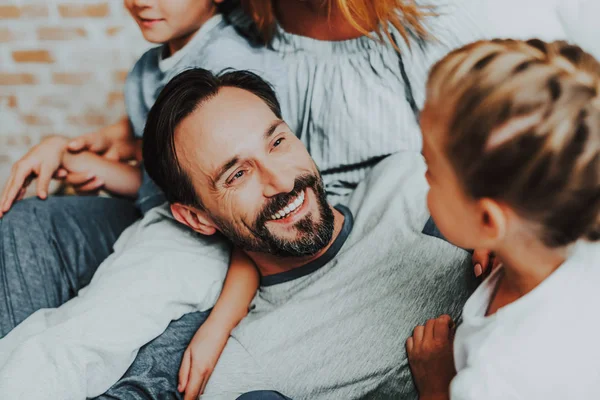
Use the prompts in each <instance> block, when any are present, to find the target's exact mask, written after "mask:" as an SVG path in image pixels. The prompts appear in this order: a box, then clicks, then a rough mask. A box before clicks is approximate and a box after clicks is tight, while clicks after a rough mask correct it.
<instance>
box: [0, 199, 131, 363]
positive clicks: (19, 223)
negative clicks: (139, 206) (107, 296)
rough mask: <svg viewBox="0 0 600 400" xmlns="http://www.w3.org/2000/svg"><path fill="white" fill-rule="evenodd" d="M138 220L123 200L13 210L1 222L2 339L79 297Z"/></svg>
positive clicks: (26, 204) (29, 202)
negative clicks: (45, 311) (31, 317)
mask: <svg viewBox="0 0 600 400" xmlns="http://www.w3.org/2000/svg"><path fill="white" fill-rule="evenodd" d="M138 218H139V213H138V211H137V210H136V208H135V206H134V204H133V202H129V201H126V200H120V199H107V198H99V197H78V196H72V197H50V198H49V199H47V200H45V201H42V200H39V199H34V198H32V199H26V200H23V201H20V202H17V203H16V204H15V205H13V207H12V209H11V210H10V211H9V212H8V213H7V214H6V215H4V216H3V217H2V218H0V338H2V337H3V336H5V335H6V334H8V332H10V331H11V330H12V329H13V328H14V327H15V326H16V325H17V324H19V323H20V322H21V321H23V320H24V319H25V318H27V317H28V316H29V315H31V314H32V313H34V312H35V311H37V310H39V309H41V308H49V307H58V306H60V305H61V304H62V303H64V302H65V301H67V300H69V299H70V298H71V297H73V296H75V294H76V293H77V291H78V290H79V289H81V288H82V287H84V286H85V285H87V284H88V283H89V282H90V280H91V279H92V275H93V274H94V272H95V271H96V268H98V266H99V265H100V263H101V262H102V261H103V260H104V259H105V258H106V257H108V256H109V254H110V253H112V247H113V244H114V242H115V240H117V238H118V237H119V235H120V234H121V232H122V231H123V230H124V229H125V228H126V227H128V226H129V225H131V224H132V223H133V222H134V221H135V220H136V219H138ZM0 365H1V364H0Z"/></svg>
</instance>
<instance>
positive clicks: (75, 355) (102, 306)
mask: <svg viewBox="0 0 600 400" xmlns="http://www.w3.org/2000/svg"><path fill="white" fill-rule="evenodd" d="M221 2H222V0H215V2H214V3H213V1H211V0H179V1H177V2H174V1H170V0H169V1H167V0H155V1H150V2H148V1H144V2H140V1H136V0H125V6H126V7H127V8H128V10H129V11H130V13H131V15H132V16H133V18H134V19H135V20H136V21H137V23H138V25H139V27H140V29H141V30H142V33H143V34H144V37H145V38H146V39H147V40H149V41H151V42H155V43H163V45H161V46H159V47H156V48H154V49H151V50H149V51H148V52H146V53H145V54H144V55H143V56H142V57H141V58H140V60H139V61H138V62H137V63H136V65H135V67H134V68H133V70H132V71H131V73H130V74H129V76H128V79H127V83H126V89H125V98H126V104H127V113H128V120H127V121H121V122H119V123H117V124H115V125H113V126H111V127H108V128H106V129H105V130H104V131H102V132H101V133H100V134H96V135H87V136H84V137H81V138H79V139H77V140H75V141H74V142H72V143H71V144H70V145H69V144H68V141H67V139H65V138H61V137H52V138H48V139H46V140H45V141H44V142H42V143H41V144H40V145H38V146H36V148H34V149H33V150H32V151H31V152H30V153H28V154H27V155H26V156H25V157H24V158H23V159H22V160H21V161H20V162H19V163H18V165H17V167H16V168H15V169H14V171H15V174H14V175H13V176H12V177H11V179H10V181H9V184H8V185H7V188H6V190H5V191H4V194H3V197H2V200H0V210H1V211H3V212H6V211H8V209H9V208H10V206H11V204H12V202H13V201H15V200H18V199H19V197H20V196H21V195H22V194H23V187H24V186H26V184H27V183H28V180H29V177H30V176H32V175H37V176H38V178H39V179H38V195H39V196H40V197H42V198H45V197H46V196H47V183H48V181H49V180H50V177H52V176H53V175H61V174H62V175H64V171H68V173H69V174H70V175H71V176H75V177H77V178H75V180H78V179H81V181H80V183H82V184H83V185H84V186H85V187H86V188H87V189H96V188H103V189H105V190H107V191H108V192H111V193H112V194H115V195H120V196H127V197H135V195H136V194H137V196H138V204H139V206H140V208H141V210H142V211H143V212H146V215H145V216H144V218H143V219H142V220H141V221H138V222H137V223H135V224H134V225H133V226H132V227H130V228H128V229H127V230H126V231H125V232H124V233H123V234H122V235H121V237H120V238H119V240H118V241H117V243H116V244H115V246H114V250H115V251H114V253H113V254H112V255H111V256H110V257H109V258H108V259H107V260H105V261H104V262H103V263H102V264H101V265H100V267H99V268H98V270H97V272H96V274H95V275H94V278H93V279H92V282H91V283H90V284H89V285H88V286H87V287H85V288H84V289H82V290H81V291H80V292H79V293H78V296H77V297H75V298H73V299H71V300H70V301H68V302H67V303H65V304H63V305H62V306H61V307H59V308H56V309H46V310H39V311H37V312H36V313H34V314H33V315H31V316H30V317H29V318H28V319H26V320H25V321H24V322H23V323H22V324H20V325H19V326H17V327H16V328H15V329H13V330H12V331H11V332H10V333H9V334H8V335H7V336H6V337H4V338H3V339H1V340H0V398H27V399H34V398H62V399H70V398H84V397H94V396H97V395H99V394H101V393H103V392H105V391H106V390H107V389H108V388H109V387H110V386H111V385H112V384H113V383H115V382H116V381H117V380H118V379H119V377H120V376H122V375H123V373H124V372H125V371H126V370H127V368H128V367H129V365H130V364H131V363H132V362H133V360H134V358H135V355H136V354H137V351H138V350H139V348H140V347H141V346H143V345H144V344H146V343H147V342H149V341H150V340H152V339H153V338H155V337H156V336H158V335H159V334H160V333H162V332H163V331H164V329H165V328H166V327H167V325H168V324H169V322H170V321H171V320H175V319H178V318H180V317H181V316H182V315H183V314H185V313H189V312H193V311H197V310H208V309H210V308H211V307H212V306H213V305H214V309H213V312H212V313H211V315H210V317H209V318H208V320H207V321H206V322H205V323H204V324H203V325H202V327H201V328H200V329H199V330H198V332H197V334H196V336H195V337H194V339H193V340H192V342H191V344H190V346H189V347H188V349H187V350H186V352H185V354H184V358H183V361H182V365H181V371H180V385H179V387H178V389H179V390H180V391H184V390H185V392H186V398H192V397H196V396H197V395H198V393H200V392H201V391H202V389H203V387H204V385H205V384H206V382H207V380H208V377H209V376H210V373H211V372H212V368H213V367H214V366H215V364H216V362H217V359H218V357H219V355H220V352H221V350H222V349H223V347H224V345H225V343H226V341H227V338H228V337H229V333H230V331H231V330H232V329H233V328H234V327H235V326H236V325H237V323H238V322H239V321H240V320H241V318H243V317H244V316H245V314H246V313H247V310H248V305H249V303H250V301H251V300H252V298H253V297H254V294H255V292H256V290H257V288H258V273H257V272H256V271H255V269H254V266H253V265H252V264H251V263H250V262H249V260H247V259H245V258H243V256H242V255H241V254H240V253H237V252H236V251H234V252H233V254H232V257H231V267H230V268H229V271H227V260H228V259H229V253H230V249H229V247H228V245H227V244H225V243H222V241H216V239H214V238H204V237H200V236H199V235H197V234H195V233H194V232H191V231H190V230H188V229H187V228H185V227H183V226H182V225H180V224H178V223H177V222H176V221H175V220H174V219H173V218H172V215H171V213H170V211H169V208H168V205H165V206H160V207H156V206H157V205H159V204H161V203H163V202H164V197H163V196H162V193H161V192H160V191H158V190H157V189H156V188H155V186H154V185H153V183H152V182H151V181H150V180H149V179H148V178H147V177H146V176H144V179H143V180H142V171H140V169H139V168H138V167H136V166H134V165H130V164H128V163H124V162H119V160H124V159H129V158H135V155H136V154H138V153H139V146H138V142H139V141H138V142H136V140H135V139H134V138H133V137H131V133H133V134H134V135H135V136H136V137H137V138H140V137H141V135H142V133H143V129H144V124H145V120H146V116H147V114H148V111H149V109H150V108H151V106H152V105H153V103H154V101H155V99H156V97H157V96H158V93H159V91H160V90H161V89H162V87H163V86H164V85H165V84H166V83H167V82H168V81H169V80H170V79H171V77H173V76H175V75H176V74H177V73H178V72H180V71H181V70H183V69H187V68H192V67H203V68H207V69H212V70H213V71H215V72H219V71H221V70H223V69H226V68H237V69H249V70H253V71H255V72H257V73H259V74H260V73H262V74H263V76H265V75H266V76H265V77H266V78H267V79H270V80H271V82H274V83H275V86H276V88H277V89H278V90H280V91H281V90H282V85H278V83H280V82H284V80H285V74H284V71H283V68H282V67H280V64H281V61H280V59H279V57H278V56H277V55H276V54H275V53H271V52H269V51H268V50H266V49H263V48H254V47H251V46H250V45H249V44H248V43H247V42H246V41H245V40H244V39H243V38H241V37H240V36H238V35H237V33H236V32H235V30H234V28H232V27H231V26H229V25H228V24H227V23H226V22H225V21H224V19H223V17H222V16H221V15H220V14H219V13H218V11H217V7H216V4H215V3H221ZM266 72H269V74H266ZM130 125H131V128H132V130H133V132H130ZM108 138H111V140H113V142H112V144H110V145H107V144H106V143H104V142H106V141H107V139H108ZM119 142H120V143H119ZM114 143H117V145H114ZM86 149H89V150H90V151H86ZM77 151H78V152H77ZM102 152H104V153H113V154H103V156H101V155H99V154H96V153H102ZM61 169H62V170H61ZM61 171H63V172H61ZM142 181H143V182H142ZM225 274H227V279H225ZM224 280H225V283H224V284H223V281H224ZM222 286H223V290H222V293H221V297H219V292H220V291H221V287H222ZM218 297H219V300H218V301H217V298H218ZM215 302H216V304H215ZM25 382H30V383H29V384H24V383H25Z"/></svg>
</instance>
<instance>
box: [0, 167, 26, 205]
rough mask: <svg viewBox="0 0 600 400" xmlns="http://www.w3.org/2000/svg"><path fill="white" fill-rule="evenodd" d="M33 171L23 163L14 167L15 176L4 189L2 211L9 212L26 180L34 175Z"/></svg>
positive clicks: (13, 175) (12, 176)
mask: <svg viewBox="0 0 600 400" xmlns="http://www.w3.org/2000/svg"><path fill="white" fill-rule="evenodd" d="M32 172H33V171H32V169H31V168H30V167H29V166H26V165H24V164H22V163H17V164H15V166H14V167H13V174H12V175H11V177H10V180H9V182H8V184H7V185H6V188H5V189H4V194H3V196H2V206H1V207H0V211H1V212H3V213H5V212H7V211H8V210H9V209H10V207H11V205H12V203H13V201H14V200H15V198H16V197H17V195H18V194H19V191H20V190H21V188H22V187H23V186H24V183H25V180H26V179H27V177H28V176H29V175H30V174H31V173H32Z"/></svg>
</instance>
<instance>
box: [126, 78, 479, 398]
mask: <svg viewBox="0 0 600 400" xmlns="http://www.w3.org/2000/svg"><path fill="white" fill-rule="evenodd" d="M144 159H145V161H144V162H145V165H146V168H147V170H148V173H149V174H150V176H151V177H152V178H153V180H154V181H155V182H156V183H157V184H158V185H159V186H160V187H161V188H162V189H163V190H164V192H165V194H166V196H167V198H168V200H169V202H170V203H171V210H172V212H173V215H174V216H175V218H176V219H177V220H178V221H179V222H181V223H183V224H185V225H187V226H189V227H190V228H192V229H193V230H195V231H196V232H199V233H201V234H203V235H213V234H214V233H217V232H220V233H221V234H223V235H224V236H225V237H226V238H227V239H229V240H230V241H231V242H233V244H234V245H236V246H238V247H239V248H241V249H242V250H243V251H245V252H246V254H248V256H249V257H250V258H251V259H252V260H253V261H254V263H255V265H256V267H257V268H258V270H259V271H260V275H261V282H260V284H261V286H260V289H259V291H258V293H257V295H256V297H255V298H254V300H253V303H252V305H251V309H250V313H249V314H248V316H247V317H246V318H245V319H244V320H243V321H242V322H241V323H240V324H239V325H238V327H237V328H236V329H235V330H234V331H233V333H232V335H231V337H230V339H229V341H228V342H227V345H226V346H225V349H224V351H223V353H222V354H221V358H220V359H219V362H218V363H217V366H216V368H215V370H214V372H213V374H212V376H211V378H210V380H209V383H208V385H207V387H206V389H205V392H204V396H203V397H202V398H207V399H212V398H215V399H229V398H235V397H236V396H237V395H239V394H240V393H243V392H247V391H251V390H260V389H274V390H277V391H279V392H281V393H283V394H285V395H287V396H290V397H292V398H294V399H337V398H339V399H353V398H364V397H368V398H415V397H416V393H415V391H414V388H413V385H412V380H411V377H410V372H409V369H408V363H407V359H406V354H405V350H404V342H405V340H406V338H407V337H408V336H410V333H411V330H412V327H413V326H414V325H415V324H416V323H423V322H424V321H426V320H427V319H428V318H431V317H434V316H438V315H440V314H442V313H449V314H451V315H452V316H453V317H456V316H457V313H458V312H459V310H460V309H461V307H462V304H463V303H464V301H465V299H466V298H467V297H468V295H469V293H470V289H471V288H472V286H471V285H472V283H473V282H472V280H470V279H469V277H470V275H471V274H470V268H469V267H468V266H469V264H470V262H469V259H470V257H469V255H468V253H467V252H465V251H463V250H461V249H458V248H456V247H454V246H452V245H450V244H448V243H447V242H445V241H443V240H440V239H439V238H436V237H432V236H428V235H425V234H423V233H422V230H423V226H424V225H425V223H426V221H427V219H428V217H429V215H428V212H427V208H426V202H425V197H426V193H427V184H426V182H425V179H424V173H425V167H424V163H423V160H422V158H421V156H420V155H419V154H415V153H408V152H407V153H403V154H397V155H394V156H391V157H389V158H388V159H386V160H384V161H383V162H381V163H380V165H379V166H377V167H376V169H375V170H374V171H373V173H372V174H371V175H370V177H369V178H368V179H367V180H366V181H365V182H363V183H362V184H361V185H359V187H358V188H357V189H356V191H355V192H354V194H353V196H352V197H351V199H350V200H349V202H348V204H346V205H345V206H344V205H338V206H336V207H332V206H331V205H330V204H328V202H327V199H326V193H325V191H324V189H323V184H322V181H321V177H320V174H319V172H318V169H317V167H316V165H315V163H314V162H313V160H312V158H311V157H310V155H309V153H308V151H307V149H306V147H305V146H304V145H303V144H302V142H301V141H300V139H298V138H297V137H296V136H295V135H294V133H293V132H291V131H290V128H289V127H288V126H287V125H286V124H285V122H284V121H283V120H282V116H281V112H280V109H279V104H278V102H277V98H276V96H275V94H274V93H273V91H272V89H271V88H270V86H269V85H268V84H267V83H266V82H264V81H263V80H262V79H261V78H259V77H257V76H256V75H254V74H252V73H249V72H244V71H233V72H228V73H225V74H221V75H219V76H215V75H213V74H212V73H210V72H208V71H205V70H201V69H196V70H188V71H186V72H183V73H182V74H180V75H179V76H177V77H176V78H175V79H173V80H172V81H171V82H170V83H169V84H168V85H167V86H166V87H165V89H164V90H163V92H162V93H161V95H160V96H159V98H158V100H157V102H156V104H155V106H154V107H153V109H152V110H151V112H150V115H149V117H148V123H147V125H146V131H145V135H144ZM199 245H200V244H199ZM196 328H197V325H194V317H193V315H188V316H186V317H184V318H182V319H181V320H180V321H177V322H176V323H174V324H173V325H172V326H170V327H169V329H170V330H179V331H178V332H179V334H180V335H181V336H182V337H185V336H186V335H187V331H191V330H194V329H196ZM184 332H186V333H184ZM158 340H159V342H155V343H152V344H151V345H150V346H154V347H156V346H163V347H164V348H165V350H164V351H165V352H169V351H171V350H169V349H177V348H180V347H181V346H182V345H181V344H174V343H172V342H164V341H163V342H160V338H159V339H158ZM183 346H185V344H184V345H183ZM173 352H174V353H175V354H178V353H177V350H173ZM144 357H145V355H144V350H142V351H141V352H140V355H139V356H138V358H140V359H144ZM170 358H174V359H176V360H175V361H173V360H170ZM162 361H163V363H162V364H163V365H161V366H160V367H158V368H159V369H160V370H161V371H164V372H165V373H169V371H170V369H172V370H173V371H172V372H170V373H171V374H173V379H176V378H175V376H174V374H175V372H176V370H177V362H178V359H177V356H173V357H165V359H164V360H162ZM132 370H133V371H134V372H135V370H136V364H134V366H133V368H132ZM155 373H157V372H155ZM127 379H128V376H127V375H126V377H125V381H127Z"/></svg>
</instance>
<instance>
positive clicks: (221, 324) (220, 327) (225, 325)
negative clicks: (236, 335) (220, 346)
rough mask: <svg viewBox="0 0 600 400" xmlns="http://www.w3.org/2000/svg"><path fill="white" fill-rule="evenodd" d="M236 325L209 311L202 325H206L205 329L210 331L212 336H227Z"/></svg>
mask: <svg viewBox="0 0 600 400" xmlns="http://www.w3.org/2000/svg"><path fill="white" fill-rule="evenodd" d="M236 325H237V324H233V323H232V322H231V321H226V320H224V319H221V318H218V317H217V316H216V315H215V314H213V313H211V314H210V316H209V317H208V318H207V319H206V321H205V322H204V324H203V325H202V326H206V330H208V331H210V332H211V334H212V335H213V336H218V337H229V334H230V333H231V331H232V330H233V328H235V326H236Z"/></svg>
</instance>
